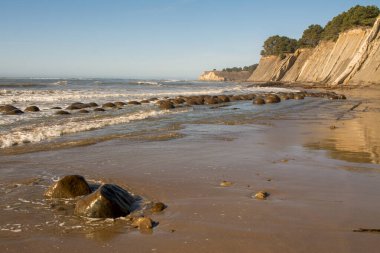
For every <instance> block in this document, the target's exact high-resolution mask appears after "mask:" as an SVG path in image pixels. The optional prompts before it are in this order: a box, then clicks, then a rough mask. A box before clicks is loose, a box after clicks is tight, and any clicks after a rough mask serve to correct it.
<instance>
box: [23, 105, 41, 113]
mask: <svg viewBox="0 0 380 253" xmlns="http://www.w3.org/2000/svg"><path fill="white" fill-rule="evenodd" d="M25 111H26V112H39V111H40V108H38V107H37V106H34V105H32V106H28V107H26V108H25Z"/></svg>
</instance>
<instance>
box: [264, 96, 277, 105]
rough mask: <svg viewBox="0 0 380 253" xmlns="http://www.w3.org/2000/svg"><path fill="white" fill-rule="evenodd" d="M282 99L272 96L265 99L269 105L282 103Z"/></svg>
mask: <svg viewBox="0 0 380 253" xmlns="http://www.w3.org/2000/svg"><path fill="white" fill-rule="evenodd" d="M280 102H281V98H280V97H279V96H277V95H274V94H271V95H268V96H266V97H265V103H267V104H275V103H280Z"/></svg>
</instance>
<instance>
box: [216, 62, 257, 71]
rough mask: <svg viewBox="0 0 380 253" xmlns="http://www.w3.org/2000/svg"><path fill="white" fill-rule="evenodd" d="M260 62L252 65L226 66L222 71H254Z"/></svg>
mask: <svg viewBox="0 0 380 253" xmlns="http://www.w3.org/2000/svg"><path fill="white" fill-rule="evenodd" d="M257 66H258V64H253V65H251V66H244V67H243V68H242V67H233V68H224V69H223V70H222V71H224V72H240V71H249V72H253V71H254V70H255V69H256V68H257Z"/></svg>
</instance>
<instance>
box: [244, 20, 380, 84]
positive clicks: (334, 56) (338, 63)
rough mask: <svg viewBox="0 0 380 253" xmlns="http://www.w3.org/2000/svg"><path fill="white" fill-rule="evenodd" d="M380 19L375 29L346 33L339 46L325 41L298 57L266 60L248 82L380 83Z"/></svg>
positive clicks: (300, 51) (278, 57) (295, 55)
mask: <svg viewBox="0 0 380 253" xmlns="http://www.w3.org/2000/svg"><path fill="white" fill-rule="evenodd" d="M379 62H380V17H379V18H377V20H376V22H375V24H374V26H373V27H372V28H355V29H351V30H349V31H346V32H343V33H341V34H340V35H339V38H338V40H337V41H336V42H334V41H321V42H320V43H319V45H318V46H317V47H316V48H314V49H311V48H306V49H298V50H297V51H296V52H295V53H294V54H286V55H284V56H283V57H280V56H264V57H262V58H261V60H260V63H259V66H258V67H257V69H256V70H255V71H254V72H253V73H252V75H251V76H250V77H249V78H248V81H252V82H285V83H293V82H296V83H320V84H331V85H338V84H347V83H350V84H374V83H377V84H378V83H380V63H379Z"/></svg>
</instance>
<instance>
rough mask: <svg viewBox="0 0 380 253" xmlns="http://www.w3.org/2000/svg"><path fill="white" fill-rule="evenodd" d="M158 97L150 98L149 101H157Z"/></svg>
mask: <svg viewBox="0 0 380 253" xmlns="http://www.w3.org/2000/svg"><path fill="white" fill-rule="evenodd" d="M157 100H158V98H150V99H149V101H157Z"/></svg>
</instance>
